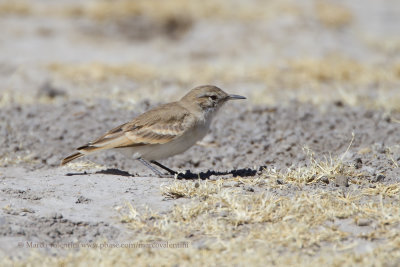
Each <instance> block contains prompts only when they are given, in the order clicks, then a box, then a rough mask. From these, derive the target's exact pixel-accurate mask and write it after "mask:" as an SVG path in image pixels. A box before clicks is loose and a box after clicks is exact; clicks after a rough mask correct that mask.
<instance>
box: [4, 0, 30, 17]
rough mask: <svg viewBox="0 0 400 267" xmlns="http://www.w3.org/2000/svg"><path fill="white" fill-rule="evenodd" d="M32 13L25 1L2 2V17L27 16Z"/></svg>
mask: <svg viewBox="0 0 400 267" xmlns="http://www.w3.org/2000/svg"><path fill="white" fill-rule="evenodd" d="M31 12H32V8H31V6H30V5H29V4H28V3H27V2H25V1H0V15H27V14H30V13H31Z"/></svg>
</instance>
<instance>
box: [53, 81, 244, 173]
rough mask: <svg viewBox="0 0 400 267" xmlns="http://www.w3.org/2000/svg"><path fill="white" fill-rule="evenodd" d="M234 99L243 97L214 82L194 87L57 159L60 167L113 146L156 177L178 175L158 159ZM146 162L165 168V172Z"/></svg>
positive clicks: (182, 147) (187, 141)
mask: <svg viewBox="0 0 400 267" xmlns="http://www.w3.org/2000/svg"><path fill="white" fill-rule="evenodd" d="M236 99H246V97H244V96H240V95H234V94H227V93H225V92H224V91H223V90H222V89H220V88H218V87H217V86H214V85H202V86H198V87H195V88H193V89H192V90H190V91H189V92H188V93H187V94H186V95H184V96H183V97H182V98H181V99H180V100H179V101H176V102H171V103H168V104H163V105H160V106H158V107H155V108H153V109H150V110H148V111H147V112H145V113H143V114H141V115H139V116H137V117H136V118H134V119H133V120H131V121H130V122H127V123H124V124H122V125H119V126H118V127H115V128H113V129H111V130H110V131H108V132H107V133H105V134H104V135H102V136H101V137H99V138H97V139H95V140H94V141H92V142H89V143H87V144H85V145H83V146H80V147H78V148H77V149H76V150H77V152H76V153H74V154H72V155H70V156H68V157H66V158H64V159H63V160H62V161H61V166H62V165H65V164H67V163H69V162H70V161H72V160H75V159H77V158H80V157H82V156H85V155H89V154H92V153H95V152H99V151H103V150H108V149H115V150H118V151H120V152H122V153H123V154H124V155H125V156H128V157H131V158H132V159H135V160H139V161H140V162H141V163H142V164H144V165H145V166H146V167H148V168H149V169H150V170H152V171H153V172H154V173H155V174H156V175H157V176H158V177H171V176H175V175H177V174H178V173H177V172H176V171H174V170H172V169H170V168H168V167H166V166H164V165H162V164H161V163H159V162H158V160H161V159H165V158H168V157H171V156H174V155H176V154H180V153H182V152H184V151H186V150H187V149H189V148H190V147H191V146H193V145H194V144H196V142H197V141H200V140H201V139H203V137H204V136H205V135H206V134H207V133H208V131H209V129H210V124H211V121H212V119H213V117H215V115H216V114H217V112H218V110H219V109H220V108H221V107H222V106H223V105H224V104H225V103H226V102H228V101H229V100H236ZM150 163H152V164H154V165H156V166H158V167H160V168H162V169H164V170H166V171H167V172H168V173H169V175H168V174H163V173H162V172H161V171H159V170H157V169H156V168H155V167H154V166H153V165H151V164H150Z"/></svg>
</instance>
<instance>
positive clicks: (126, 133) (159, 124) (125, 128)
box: [78, 103, 195, 153]
mask: <svg viewBox="0 0 400 267" xmlns="http://www.w3.org/2000/svg"><path fill="white" fill-rule="evenodd" d="M194 124H195V120H194V119H193V116H190V113H189V112H188V111H187V109H185V108H183V107H181V106H180V105H177V104H176V103H171V104H166V105H162V106H160V107H158V108H155V109H153V110H150V111H148V112H146V113H144V114H142V115H140V116H139V117H137V118H135V119H133V120H132V121H131V122H128V123H125V124H122V125H120V126H118V127H116V128H114V129H112V130H110V131H109V132H107V133H106V134H105V135H103V136H101V137H100V138H98V139H96V140H94V141H93V142H90V143H88V144H86V145H84V146H81V147H79V148H78V150H79V151H80V152H83V153H91V152H95V151H97V150H103V149H110V148H122V147H137V146H143V145H150V144H165V143H168V142H170V141H172V140H174V139H176V138H178V137H179V136H181V135H182V134H183V133H184V132H185V129H188V128H190V127H192V126H193V125H194Z"/></svg>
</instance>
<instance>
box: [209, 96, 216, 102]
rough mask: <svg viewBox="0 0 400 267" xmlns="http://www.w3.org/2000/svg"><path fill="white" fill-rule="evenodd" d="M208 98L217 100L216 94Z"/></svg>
mask: <svg viewBox="0 0 400 267" xmlns="http://www.w3.org/2000/svg"><path fill="white" fill-rule="evenodd" d="M209 98H210V99H211V100H213V101H215V100H217V96H216V95H210V96H209Z"/></svg>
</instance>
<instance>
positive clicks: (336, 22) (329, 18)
mask: <svg viewBox="0 0 400 267" xmlns="http://www.w3.org/2000/svg"><path fill="white" fill-rule="evenodd" d="M315 12H316V15H317V19H318V20H319V21H320V22H321V23H322V24H323V25H325V26H327V27H329V28H335V29H336V28H342V27H344V26H348V25H349V24H350V23H351V22H352V20H353V15H352V13H351V12H350V10H349V9H348V8H346V7H345V6H343V5H341V4H338V3H334V1H321V0H318V1H316V4H315Z"/></svg>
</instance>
